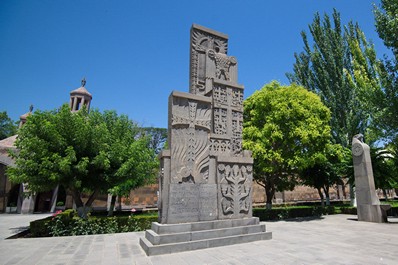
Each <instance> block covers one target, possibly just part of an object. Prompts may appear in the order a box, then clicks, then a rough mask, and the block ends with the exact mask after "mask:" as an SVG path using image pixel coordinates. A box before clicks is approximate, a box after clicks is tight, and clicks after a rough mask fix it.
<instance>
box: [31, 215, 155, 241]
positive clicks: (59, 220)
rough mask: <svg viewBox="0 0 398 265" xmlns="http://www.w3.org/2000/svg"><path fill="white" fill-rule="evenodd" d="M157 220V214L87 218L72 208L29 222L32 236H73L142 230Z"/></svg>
mask: <svg viewBox="0 0 398 265" xmlns="http://www.w3.org/2000/svg"><path fill="white" fill-rule="evenodd" d="M156 221H157V215H153V214H152V215H138V216H132V215H130V216H120V217H119V216H115V217H105V216H99V217H97V216H95V217H93V216H91V217H89V218H88V219H87V220H85V219H82V218H80V217H78V216H77V215H76V212H75V211H73V210H67V211H65V212H57V213H56V214H54V215H53V216H51V217H47V218H45V219H41V220H36V221H34V222H31V224H30V230H31V235H32V236H33V237H44V236H75V235H94V234H108V233H122V232H135V231H143V230H146V229H149V228H150V227H151V224H152V222H156Z"/></svg>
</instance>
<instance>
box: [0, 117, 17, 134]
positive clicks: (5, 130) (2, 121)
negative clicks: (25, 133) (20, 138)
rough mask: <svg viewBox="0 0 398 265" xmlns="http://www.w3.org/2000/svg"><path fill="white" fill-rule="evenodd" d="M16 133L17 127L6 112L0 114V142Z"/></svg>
mask: <svg viewBox="0 0 398 265" xmlns="http://www.w3.org/2000/svg"><path fill="white" fill-rule="evenodd" d="M16 133H17V126H16V125H15V123H14V122H13V121H12V120H11V118H10V117H8V115H7V112H6V111H3V112H0V140H2V139H4V138H7V137H10V136H12V135H14V134H16Z"/></svg>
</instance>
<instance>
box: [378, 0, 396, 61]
mask: <svg viewBox="0 0 398 265" xmlns="http://www.w3.org/2000/svg"><path fill="white" fill-rule="evenodd" d="M373 13H374V15H375V20H376V30H377V33H378V34H379V37H380V38H381V39H382V40H383V41H384V44H385V45H386V46H387V47H388V48H390V49H391V50H392V52H393V54H394V57H395V60H397V59H398V19H397V14H398V2H397V1H396V0H381V9H379V8H377V7H376V6H375V7H374V11H373Z"/></svg>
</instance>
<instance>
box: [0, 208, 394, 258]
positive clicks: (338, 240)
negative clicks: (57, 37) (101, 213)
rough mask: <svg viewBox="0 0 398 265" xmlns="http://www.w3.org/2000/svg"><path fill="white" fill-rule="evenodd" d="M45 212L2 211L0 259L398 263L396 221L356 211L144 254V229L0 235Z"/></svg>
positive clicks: (277, 224) (269, 225)
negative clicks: (374, 219)
mask: <svg viewBox="0 0 398 265" xmlns="http://www.w3.org/2000/svg"><path fill="white" fill-rule="evenodd" d="M44 217H45V215H8V214H1V215H0V236H1V239H0V253H1V255H0V264H18V265H20V264H43V265H44V264H46V265H48V264H59V265H61V264H79V265H80V264H95V265H100V264H121V265H122V264H149V265H155V264H162V265H164V264H181V265H185V264H189V265H191V264H193V265H195V264H197V265H200V264H234V265H239V264H372V265H373V264H398V220H397V219H393V218H390V219H389V221H390V223H387V224H376V223H367V222H358V221H356V216H354V215H330V216H324V217H322V218H319V219H311V218H310V219H298V220H289V221H278V222H266V225H267V230H268V231H272V233H273V239H272V240H266V241H257V242H252V243H245V244H239V245H232V246H225V247H218V248H212V249H203V250H196V251H189V252H181V253H175V254H167V255H160V256H151V257H147V256H146V255H145V253H144V251H143V250H142V249H141V248H140V246H139V243H138V242H139V237H142V236H143V235H144V232H135V233H121V234H107V235H92V236H74V237H55V238H28V239H4V238H6V237H8V236H10V235H11V234H12V233H13V231H17V230H18V229H21V228H23V227H26V226H27V225H28V224H29V221H31V220H34V219H40V218H44Z"/></svg>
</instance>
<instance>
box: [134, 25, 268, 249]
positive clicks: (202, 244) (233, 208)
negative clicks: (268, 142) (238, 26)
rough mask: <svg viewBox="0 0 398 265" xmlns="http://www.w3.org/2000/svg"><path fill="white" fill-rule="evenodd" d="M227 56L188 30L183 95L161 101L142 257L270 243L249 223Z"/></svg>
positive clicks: (208, 37) (214, 41) (224, 46)
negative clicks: (160, 147) (155, 190)
mask: <svg viewBox="0 0 398 265" xmlns="http://www.w3.org/2000/svg"><path fill="white" fill-rule="evenodd" d="M227 51H228V36H227V35H225V34H223V33H220V32H216V31H214V30H211V29H208V28H205V27H202V26H199V25H195V24H194V25H192V28H191V40H190V84H189V93H184V92H177V91H173V92H172V93H171V95H170V97H169V118H168V119H169V120H168V127H169V128H168V143H169V149H168V150H164V151H163V152H162V153H161V154H160V164H161V175H160V177H159V202H158V207H159V222H157V223H153V224H152V229H151V230H148V231H147V232H146V237H145V238H141V246H142V247H143V248H144V250H145V251H146V253H147V254H148V255H155V254H164V253H172V252H176V251H185V250H192V249H198V248H207V247H212V246H219V245H227V244H236V243H241V242H248V241H253V240H261V239H270V238H271V236H272V235H271V233H270V232H265V225H263V224H262V225H260V224H259V220H258V218H254V217H252V177H253V158H252V157H251V152H249V151H245V150H243V149H242V125H243V90H244V87H243V86H242V85H240V84H238V82H237V77H238V74H237V64H238V63H237V60H236V58H235V57H233V56H229V55H227ZM248 226H250V228H248ZM162 231H163V232H162ZM164 231H166V232H164ZM171 232H173V233H176V234H174V235H170V233H171ZM162 233H165V234H164V235H162ZM195 238H196V240H195ZM162 242H163V243H162Z"/></svg>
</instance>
